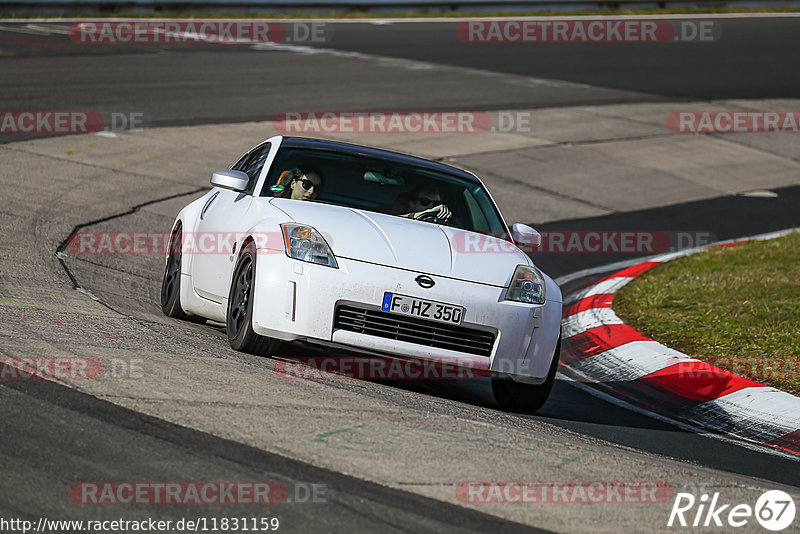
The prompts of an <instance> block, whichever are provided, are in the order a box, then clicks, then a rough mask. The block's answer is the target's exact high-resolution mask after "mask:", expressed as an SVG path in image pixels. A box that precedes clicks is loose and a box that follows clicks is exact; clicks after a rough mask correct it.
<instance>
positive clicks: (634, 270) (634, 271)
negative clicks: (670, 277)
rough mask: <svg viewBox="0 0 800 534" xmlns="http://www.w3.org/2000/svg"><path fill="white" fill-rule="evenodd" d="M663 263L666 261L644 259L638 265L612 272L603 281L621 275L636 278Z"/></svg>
mask: <svg viewBox="0 0 800 534" xmlns="http://www.w3.org/2000/svg"><path fill="white" fill-rule="evenodd" d="M662 263H664V262H662V261H644V262H642V263H637V264H636V265H631V266H630V267H627V268H625V269H622V270H621V271H619V272H616V273H614V274H612V275H611V276H608V277H606V278H604V279H603V280H601V282H602V281H604V280H609V279H611V278H620V277H625V278H636V277H637V276H639V275H640V274H642V273H643V272H645V271H649V270H650V269H652V268H653V267H655V266H657V265H661V264H662Z"/></svg>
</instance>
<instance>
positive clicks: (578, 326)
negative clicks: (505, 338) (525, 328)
mask: <svg viewBox="0 0 800 534" xmlns="http://www.w3.org/2000/svg"><path fill="white" fill-rule="evenodd" d="M790 231H791V230H788V231H781V232H773V233H770V234H764V235H760V236H754V237H752V238H745V239H734V240H730V241H725V242H720V243H716V244H713V245H708V246H704V247H698V248H696V249H691V250H685V251H679V252H673V253H669V254H662V255H659V256H654V257H651V258H650V259H649V260H648V261H643V262H640V263H637V264H634V265H630V266H627V267H624V268H623V269H621V270H619V271H617V272H614V273H613V274H611V275H610V276H606V277H605V278H601V279H600V280H599V281H598V282H596V283H595V284H594V285H593V286H590V287H587V288H582V289H580V290H579V291H576V292H574V293H572V294H571V295H567V296H566V297H565V298H564V312H563V315H564V318H563V320H562V340H563V350H562V355H561V363H562V365H565V366H567V367H569V368H572V369H574V370H575V371H577V372H579V373H580V374H582V375H583V376H585V377H587V378H588V379H589V380H590V381H593V382H599V383H601V384H603V385H604V386H606V387H608V388H610V389H612V390H613V391H615V392H616V393H617V395H619V396H621V397H623V398H626V399H629V400H630V401H632V402H634V403H636V404H640V405H645V406H647V407H648V408H649V409H651V410H652V411H655V412H660V413H668V414H670V415H672V416H674V417H677V418H679V419H683V420H688V421H690V422H692V423H694V424H697V425H700V426H701V427H703V428H706V429H711V430H714V431H717V432H724V433H727V434H731V435H733V436H736V437H738V438H742V439H746V440H751V441H755V442H757V443H761V444H764V445H769V446H772V447H776V448H779V449H782V450H784V451H787V452H790V453H794V454H798V455H800V398H798V397H795V396H793V395H790V394H789V393H786V392H784V391H780V390H778V389H775V388H773V387H769V386H765V385H764V384H760V383H758V382H756V381H754V380H751V379H749V378H745V377H742V376H739V375H736V374H733V373H730V372H728V371H724V370H722V369H720V368H718V367H715V366H713V365H710V364H708V363H706V362H703V361H700V360H697V359H695V358H692V357H690V356H687V355H686V354H683V353H681V352H678V351H676V350H673V349H670V348H668V347H666V346H664V345H661V344H660V343H658V342H656V341H653V340H651V339H650V338H648V337H646V336H644V335H642V334H641V333H640V332H638V331H636V330H635V329H633V328H631V327H630V326H628V325H626V324H624V323H623V322H622V320H621V319H620V318H619V317H618V316H617V315H616V314H615V313H614V311H613V309H612V306H613V300H614V293H615V292H616V291H617V290H619V289H620V288H621V287H623V286H625V284H627V283H629V282H630V281H631V280H633V279H634V278H635V277H637V276H639V275H640V274H642V273H644V272H646V271H648V270H650V269H652V268H653V267H655V266H657V265H660V264H662V263H665V262H667V261H670V260H673V259H675V258H679V257H683V256H687V255H689V254H693V253H695V252H700V251H707V250H711V249H714V248H721V247H727V246H731V245H738V244H741V243H746V242H749V241H752V240H766V239H772V238H775V237H780V236H782V235H786V234H788V233H789V232H790ZM622 266H623V265H619V266H618V267H617V268H619V267H622Z"/></svg>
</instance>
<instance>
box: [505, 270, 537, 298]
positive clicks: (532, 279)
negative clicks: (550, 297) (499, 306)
mask: <svg viewBox="0 0 800 534" xmlns="http://www.w3.org/2000/svg"><path fill="white" fill-rule="evenodd" d="M506 300H514V301H517V302H526V303H528V304H544V276H542V273H541V272H539V269H537V268H536V267H528V266H526V265H518V266H517V269H516V270H515V271H514V276H513V277H511V284H509V286H508V292H507V293H506Z"/></svg>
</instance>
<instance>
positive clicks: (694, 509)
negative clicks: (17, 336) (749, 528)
mask: <svg viewBox="0 0 800 534" xmlns="http://www.w3.org/2000/svg"><path fill="white" fill-rule="evenodd" d="M794 516H795V505H794V500H793V499H792V497H791V496H790V495H789V494H788V493H786V492H783V491H781V490H770V491H767V492H765V493H763V494H762V495H761V496H760V497H759V498H758V500H756V503H755V506H750V505H749V504H737V505H732V504H730V503H724V502H723V501H721V500H720V496H719V492H715V493H714V494H713V495H711V496H709V495H708V494H707V493H704V494H703V495H701V496H700V498H699V499H697V498H696V497H695V496H694V495H692V494H691V493H678V494H677V495H676V496H675V502H674V503H673V504H672V511H671V512H670V514H669V520H668V521H667V526H668V527H672V526H676V527H733V528H738V527H743V526H745V525H747V524H749V523H750V521H751V519H753V518H755V520H756V521H758V523H759V524H760V525H761V526H762V527H764V528H765V529H767V530H771V531H773V532H777V531H780V530H783V529H785V528H786V527H788V526H790V525H791V524H792V521H794Z"/></svg>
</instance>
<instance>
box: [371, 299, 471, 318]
mask: <svg viewBox="0 0 800 534" xmlns="http://www.w3.org/2000/svg"><path fill="white" fill-rule="evenodd" d="M381 309H382V310H383V311H385V312H390V313H399V314H402V315H411V316H413V317H421V318H423V319H430V320H431V321H439V322H441V323H449V324H461V320H462V318H463V317H464V311H465V310H464V307H463V306H454V305H452V304H445V303H443V302H436V301H433V300H427V299H420V298H417V297H409V296H407V295H398V294H397V293H389V292H388V291H387V292H385V293H384V294H383V304H382V305H381Z"/></svg>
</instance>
